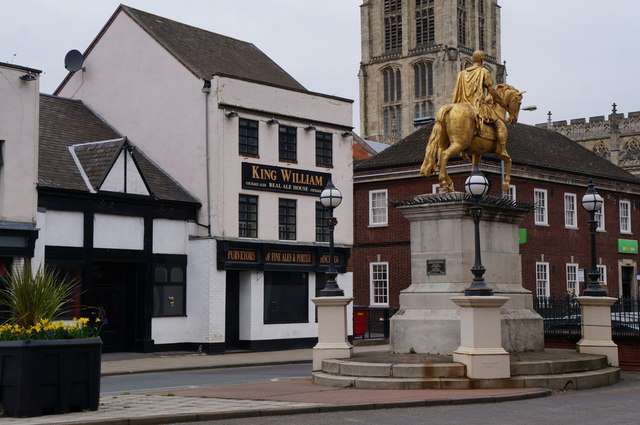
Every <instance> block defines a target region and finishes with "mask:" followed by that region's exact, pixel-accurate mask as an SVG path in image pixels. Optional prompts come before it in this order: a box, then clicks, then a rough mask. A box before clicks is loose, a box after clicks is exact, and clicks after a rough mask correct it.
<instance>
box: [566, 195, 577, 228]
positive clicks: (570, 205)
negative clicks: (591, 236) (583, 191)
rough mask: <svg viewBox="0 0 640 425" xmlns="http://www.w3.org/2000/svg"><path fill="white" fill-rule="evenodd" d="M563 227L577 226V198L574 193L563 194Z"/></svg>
mask: <svg viewBox="0 0 640 425" xmlns="http://www.w3.org/2000/svg"><path fill="white" fill-rule="evenodd" d="M564 227H566V228H567V229H577V228H578V198H577V196H576V194H575V193H565V194H564Z"/></svg>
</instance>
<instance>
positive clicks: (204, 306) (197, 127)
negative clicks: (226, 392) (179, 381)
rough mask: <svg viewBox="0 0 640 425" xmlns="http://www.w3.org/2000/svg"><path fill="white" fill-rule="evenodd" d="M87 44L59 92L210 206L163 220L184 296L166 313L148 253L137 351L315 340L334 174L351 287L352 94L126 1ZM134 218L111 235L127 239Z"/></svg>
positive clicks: (163, 246)
mask: <svg viewBox="0 0 640 425" xmlns="http://www.w3.org/2000/svg"><path fill="white" fill-rule="evenodd" d="M83 56H84V63H83V68H84V69H83V70H80V71H78V72H75V73H70V74H69V75H68V77H67V78H66V79H65V80H64V81H63V82H62V84H61V85H60V87H59V88H58V89H57V91H56V95H59V96H62V97H69V98H74V99H81V100H82V101H83V102H84V104H86V105H87V106H88V107H90V108H91V110H93V111H94V112H95V113H97V114H98V115H99V116H100V117H102V118H103V119H104V120H106V121H107V122H108V123H109V124H110V125H112V126H113V127H114V128H116V129H117V130H118V132H120V133H121V134H123V135H126V136H127V137H128V138H129V139H130V140H131V141H132V142H133V143H135V146H138V147H139V148H141V149H142V150H143V151H144V152H145V153H146V154H147V155H149V157H150V158H152V159H153V161H154V163H155V164H156V165H157V166H158V167H160V168H161V169H162V170H164V171H166V172H167V173H168V174H169V175H171V176H172V177H173V178H174V179H175V180H176V181H177V182H178V183H179V184H180V185H181V186H182V187H183V188H184V189H185V192H186V193H189V194H192V195H193V196H194V197H195V198H196V199H197V201H199V202H200V203H201V205H202V207H201V208H200V209H199V212H198V214H197V220H191V221H190V222H189V223H188V224H186V225H185V224H184V222H183V221H181V220H183V219H184V218H185V217H184V216H181V217H179V219H177V220H170V219H165V220H164V221H161V222H160V221H159V222H158V223H156V222H155V221H154V226H153V244H154V246H153V250H152V254H153V255H161V254H167V255H183V254H184V255H185V256H186V269H185V271H186V273H185V276H186V277H185V279H184V281H183V282H181V284H183V286H182V288H183V291H184V304H183V305H182V307H183V308H182V311H180V312H179V313H171V314H164V313H163V312H161V311H159V309H158V308H157V307H158V306H161V305H169V304H171V302H170V301H167V299H166V295H165V298H162V294H156V293H154V291H153V289H152V288H153V287H154V282H155V284H157V279H156V277H157V276H156V275H155V273H156V271H155V269H154V270H152V269H153V267H155V266H153V267H152V266H150V265H149V264H148V261H147V262H145V264H147V266H146V267H147V269H146V272H145V273H144V277H143V279H144V280H145V282H146V283H145V284H143V285H142V288H143V289H142V290H141V291H139V292H138V293H137V294H135V295H134V296H135V301H134V305H140V304H141V303H143V304H145V303H146V304H145V305H148V308H147V309H146V310H148V311H146V312H145V313H144V314H143V315H142V318H141V320H142V322H143V325H142V327H143V328H144V329H147V328H148V329H150V332H148V333H145V332H142V335H143V338H144V339H145V340H144V341H141V342H139V344H137V347H138V348H137V349H144V350H153V349H167V348H199V347H200V346H201V347H202V349H204V350H205V351H208V352H216V351H222V350H225V349H237V348H248V349H258V350H267V349H277V348H285V347H301V346H312V345H313V344H314V343H315V340H316V337H317V324H316V314H315V307H314V305H313V303H312V302H311V300H310V299H311V298H313V297H314V296H315V295H316V291H317V290H318V289H320V288H322V287H323V286H324V281H325V274H324V271H325V270H326V268H327V264H328V255H327V253H328V243H327V241H328V229H327V226H326V222H325V218H326V217H327V211H326V210H323V209H322V208H321V206H319V205H320V202H319V194H320V192H321V190H322V188H323V187H324V186H325V184H326V183H327V181H328V179H329V178H331V179H332V181H333V183H334V185H335V186H336V187H338V188H339V189H340V190H341V192H342V193H343V195H344V199H343V202H342V205H340V206H339V207H338V208H337V209H336V210H335V216H336V217H337V218H338V221H339V223H338V225H337V227H336V236H335V241H336V255H335V257H334V258H335V261H336V265H337V269H338V271H339V274H338V279H337V280H338V284H339V285H340V287H341V288H343V289H344V290H345V295H351V294H352V277H351V273H350V272H347V268H346V266H347V260H348V256H349V247H350V245H351V244H352V240H353V234H352V227H353V226H352V210H353V208H352V207H353V206H352V196H351V194H352V184H353V183H352V159H351V144H352V137H351V133H350V131H351V129H352V127H351V120H352V101H350V100H346V99H342V98H338V97H335V96H327V95H322V94H318V93H313V92H310V91H308V90H306V89H305V88H304V87H303V86H302V85H300V84H299V83H298V82H297V81H295V80H294V79H293V78H292V77H291V76H289V75H288V74H287V73H286V72H285V71H284V70H282V69H281V68H280V67H279V66H278V65H277V64H275V63H274V62H273V61H271V60H270V59H269V58H268V57H267V56H265V55H264V53H262V52H261V51H260V50H258V49H257V48H256V47H255V46H254V45H252V44H250V43H246V42H242V41H239V40H235V39H232V38H229V37H224V36H221V35H218V34H214V33H210V32H207V31H204V30H201V29H198V28H194V27H190V26H188V25H184V24H181V23H178V22H175V21H171V20H169V19H166V18H162V17H158V16H155V15H151V14H148V13H145V12H142V11H139V10H135V9H132V8H129V7H127V6H120V7H118V9H117V10H116V12H115V13H114V15H113V16H112V17H111V19H110V20H109V22H108V23H107V24H106V25H105V27H104V28H103V29H102V30H101V31H100V33H99V35H98V37H97V38H96V39H95V40H94V41H93V42H92V44H91V45H90V46H89V47H88V49H87V50H86V51H85V52H84V55H83ZM106 225H108V223H105V226H106ZM132 225H133V223H132ZM124 229H128V228H123V232H119V233H118V234H117V235H111V238H112V239H113V240H111V241H109V242H108V243H110V244H114V246H115V245H117V244H119V243H120V241H121V239H122V240H126V239H127V237H126V234H128V233H129V230H124ZM143 233H144V232H143ZM105 243H107V241H105ZM125 245H126V244H125ZM122 248H123V249H125V248H126V249H132V248H131V247H130V246H129V245H127V246H126V247H125V246H124V245H123V246H122ZM115 249H119V248H115ZM169 270H170V269H169ZM124 273H125V275H127V273H129V274H132V273H133V272H126V271H125V272H124ZM158 273H160V274H161V276H160V277H162V278H164V274H162V273H164V272H163V271H162V270H160V271H159V272H158ZM85 277H86V278H87V279H92V277H90V276H85ZM129 278H130V277H129ZM125 280H126V279H125ZM168 280H169V281H170V280H171V276H170V271H169V276H168ZM169 283H170V282H169ZM87 284H88V286H91V282H87ZM124 285H125V286H126V284H124ZM167 285H168V286H171V285H170V284H167ZM154 294H155V295H157V296H159V297H160V298H156V299H153V300H152V298H153V295H154ZM171 296H172V297H173V300H174V301H173V302H174V305H175V301H176V299H177V298H176V296H175V294H172V295H171ZM144 329H143V330H144ZM125 338H127V337H126V336H125ZM140 347H142V348H140Z"/></svg>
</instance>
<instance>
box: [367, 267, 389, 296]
mask: <svg viewBox="0 0 640 425" xmlns="http://www.w3.org/2000/svg"><path fill="white" fill-rule="evenodd" d="M369 276H370V278H371V304H372V305H389V263H387V262H384V263H369Z"/></svg>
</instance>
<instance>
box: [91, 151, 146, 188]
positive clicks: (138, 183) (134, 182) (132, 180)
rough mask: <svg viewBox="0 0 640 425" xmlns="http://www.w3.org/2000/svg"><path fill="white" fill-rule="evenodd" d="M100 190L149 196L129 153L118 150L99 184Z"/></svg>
mask: <svg viewBox="0 0 640 425" xmlns="http://www.w3.org/2000/svg"><path fill="white" fill-rule="evenodd" d="M125 168H126V173H125ZM125 180H126V181H125ZM125 183H126V185H125ZM100 190H105V191H111V192H123V193H130V194H134V195H145V196H149V191H148V190H147V186H146V185H145V184H144V180H142V176H141V175H140V172H139V171H138V167H136V164H135V163H134V161H133V158H132V157H131V155H129V154H128V153H126V152H125V151H122V152H120V155H119V156H118V159H116V161H115V162H114V164H113V167H111V170H109V173H108V174H107V177H106V178H105V179H104V182H103V183H102V185H101V186H100Z"/></svg>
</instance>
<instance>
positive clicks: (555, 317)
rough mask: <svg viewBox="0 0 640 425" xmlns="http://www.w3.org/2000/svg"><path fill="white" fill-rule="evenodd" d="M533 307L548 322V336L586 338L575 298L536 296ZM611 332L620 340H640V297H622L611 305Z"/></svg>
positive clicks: (545, 329)
mask: <svg viewBox="0 0 640 425" xmlns="http://www.w3.org/2000/svg"><path fill="white" fill-rule="evenodd" d="M533 308H534V309H535V310H536V311H537V312H538V314H540V315H541V316H542V318H543V320H544V333H545V335H566V336H569V337H570V338H571V337H575V338H579V337H580V336H581V335H582V331H581V325H582V310H581V308H580V304H579V303H578V302H577V301H576V299H575V297H574V296H571V295H567V296H563V297H535V298H534V299H533ZM611 333H612V335H613V336H616V337H640V300H639V299H638V298H618V301H616V303H615V304H614V305H612V306H611Z"/></svg>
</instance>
